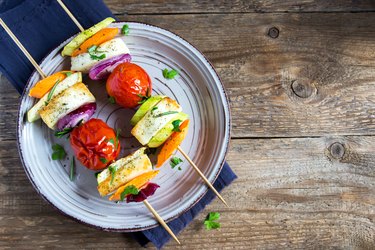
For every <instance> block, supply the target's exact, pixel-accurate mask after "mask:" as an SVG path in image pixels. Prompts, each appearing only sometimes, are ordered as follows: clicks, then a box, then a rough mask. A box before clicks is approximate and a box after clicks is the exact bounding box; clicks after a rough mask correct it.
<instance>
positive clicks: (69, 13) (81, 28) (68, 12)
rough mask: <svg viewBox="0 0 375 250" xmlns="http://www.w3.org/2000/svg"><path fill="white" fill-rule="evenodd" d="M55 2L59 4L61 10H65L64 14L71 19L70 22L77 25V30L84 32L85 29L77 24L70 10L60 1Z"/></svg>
mask: <svg viewBox="0 0 375 250" xmlns="http://www.w3.org/2000/svg"><path fill="white" fill-rule="evenodd" d="M57 2H58V3H59V4H60V6H61V8H63V10H65V12H66V14H68V16H69V17H70V18H71V19H72V21H73V22H74V23H75V24H76V25H77V27H78V29H80V30H81V31H84V30H85V29H84V28H83V27H82V25H81V24H80V23H79V22H78V20H77V19H76V18H75V17H74V16H73V14H72V12H70V10H69V9H68V8H67V7H66V5H65V4H64V3H63V2H62V0H57Z"/></svg>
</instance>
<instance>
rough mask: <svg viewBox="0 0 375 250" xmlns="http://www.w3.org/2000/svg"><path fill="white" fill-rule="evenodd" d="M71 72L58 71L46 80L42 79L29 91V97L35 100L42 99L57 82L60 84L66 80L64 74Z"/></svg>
mask: <svg viewBox="0 0 375 250" xmlns="http://www.w3.org/2000/svg"><path fill="white" fill-rule="evenodd" d="M67 72H71V71H60V72H57V73H55V74H53V75H50V76H49V77H47V78H44V79H42V80H40V81H39V82H37V83H36V84H35V86H34V87H33V88H32V89H30V92H29V96H31V97H35V98H42V97H43V96H44V95H45V94H47V93H48V91H50V90H51V89H52V87H53V85H55V83H56V82H57V81H59V82H61V81H62V80H64V79H65V78H66V73H67Z"/></svg>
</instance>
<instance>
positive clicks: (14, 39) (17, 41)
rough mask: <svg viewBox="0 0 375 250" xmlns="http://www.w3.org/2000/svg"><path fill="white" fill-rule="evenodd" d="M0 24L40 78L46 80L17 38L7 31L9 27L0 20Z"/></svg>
mask: <svg viewBox="0 0 375 250" xmlns="http://www.w3.org/2000/svg"><path fill="white" fill-rule="evenodd" d="M0 24H1V26H2V27H3V28H4V30H5V31H6V32H7V33H8V35H9V36H10V38H12V40H13V41H14V42H15V44H16V45H17V46H18V48H20V50H21V51H22V52H23V53H24V54H25V56H26V57H27V59H29V61H30V62H31V64H32V65H33V66H34V67H35V69H36V70H37V71H38V73H39V74H40V76H41V77H42V78H46V77H47V76H46V74H44V72H43V70H42V69H41V68H40V66H39V65H38V64H37V63H36V62H35V60H34V58H33V57H32V56H31V55H30V53H29V52H28V51H27V50H26V49H25V47H23V45H22V44H21V42H20V41H19V40H18V39H17V37H16V36H15V35H14V34H13V32H12V31H11V30H10V29H9V27H8V26H7V25H6V24H5V23H4V21H3V19H1V18H0Z"/></svg>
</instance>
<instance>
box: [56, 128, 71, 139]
mask: <svg viewBox="0 0 375 250" xmlns="http://www.w3.org/2000/svg"><path fill="white" fill-rule="evenodd" d="M72 130H73V128H64V130H62V131H56V132H55V136H56V137H57V138H61V137H63V136H64V135H66V134H69V133H70V132H72Z"/></svg>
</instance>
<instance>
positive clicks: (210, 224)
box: [204, 212, 220, 230]
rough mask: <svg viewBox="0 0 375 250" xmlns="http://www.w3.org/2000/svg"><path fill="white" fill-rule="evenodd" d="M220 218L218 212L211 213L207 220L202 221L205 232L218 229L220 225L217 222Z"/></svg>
mask: <svg viewBox="0 0 375 250" xmlns="http://www.w3.org/2000/svg"><path fill="white" fill-rule="evenodd" d="M219 218H220V214H219V213H218V212H211V213H209V214H208V215H207V218H206V219H205V220H204V225H205V226H206V229H207V230H211V229H217V228H220V223H219V222H217V221H216V220H218V219H219Z"/></svg>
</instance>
